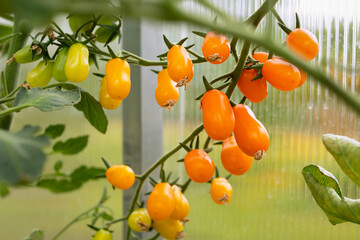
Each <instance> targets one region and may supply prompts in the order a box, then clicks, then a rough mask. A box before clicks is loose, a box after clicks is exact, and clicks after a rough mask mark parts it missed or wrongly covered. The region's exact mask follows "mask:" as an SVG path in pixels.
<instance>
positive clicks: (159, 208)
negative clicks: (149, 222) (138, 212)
mask: <svg viewBox="0 0 360 240" xmlns="http://www.w3.org/2000/svg"><path fill="white" fill-rule="evenodd" d="M174 208H175V201H174V191H173V190H172V189H171V186H170V185H169V184H168V183H158V184H156V185H155V187H154V189H153V190H152V192H151V194H150V196H149V198H148V200H147V206H146V209H147V211H148V213H149V215H150V217H151V219H153V220H156V221H159V220H164V219H166V218H168V217H170V216H171V214H172V213H173V211H174Z"/></svg>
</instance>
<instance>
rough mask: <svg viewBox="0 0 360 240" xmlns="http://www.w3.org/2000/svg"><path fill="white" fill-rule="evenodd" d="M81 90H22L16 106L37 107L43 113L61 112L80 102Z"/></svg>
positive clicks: (15, 102)
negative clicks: (66, 107)
mask: <svg viewBox="0 0 360 240" xmlns="http://www.w3.org/2000/svg"><path fill="white" fill-rule="evenodd" d="M80 98H81V95H80V90H78V89H74V90H69V91H60V90H58V89H45V90H43V89H41V88H38V87H36V88H32V89H30V90H27V89H26V88H23V87H22V88H20V91H19V92H18V94H17V95H16V98H15V101H14V106H15V107H22V106H25V107H30V106H33V107H36V108H38V109H40V110H41V111H44V112H47V111H54V110H60V109H62V108H64V107H65V106H71V105H74V104H76V103H78V102H80Z"/></svg>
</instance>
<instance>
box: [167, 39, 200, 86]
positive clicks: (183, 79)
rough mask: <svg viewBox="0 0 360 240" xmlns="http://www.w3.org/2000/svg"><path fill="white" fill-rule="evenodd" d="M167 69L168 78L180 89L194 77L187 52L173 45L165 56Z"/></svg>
mask: <svg viewBox="0 0 360 240" xmlns="http://www.w3.org/2000/svg"><path fill="white" fill-rule="evenodd" d="M167 67H168V73H169V76H170V78H171V79H172V80H173V81H174V82H177V83H178V86H179V87H181V86H183V85H185V84H186V83H189V82H190V81H191V79H192V78H193V76H194V65H193V63H192V61H191V59H190V56H189V53H188V52H187V50H186V49H185V48H184V47H183V46H180V45H174V46H173V47H171V48H170V50H169V52H168V54H167Z"/></svg>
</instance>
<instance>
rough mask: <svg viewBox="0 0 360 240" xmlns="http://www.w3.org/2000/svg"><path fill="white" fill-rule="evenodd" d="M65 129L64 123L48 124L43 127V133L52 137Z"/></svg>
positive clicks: (57, 135)
mask: <svg viewBox="0 0 360 240" xmlns="http://www.w3.org/2000/svg"><path fill="white" fill-rule="evenodd" d="M64 130H65V125H64V124H56V125H50V126H48V127H47V128H46V129H45V134H46V135H47V136H49V137H50V138H52V139H54V138H57V137H60V136H61V135H62V134H63V132H64Z"/></svg>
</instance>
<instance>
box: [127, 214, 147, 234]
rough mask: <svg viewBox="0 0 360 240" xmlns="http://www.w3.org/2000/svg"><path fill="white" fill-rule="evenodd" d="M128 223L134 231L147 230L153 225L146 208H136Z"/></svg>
mask: <svg viewBox="0 0 360 240" xmlns="http://www.w3.org/2000/svg"><path fill="white" fill-rule="evenodd" d="M128 225H129V227H130V228H131V230H133V231H134V232H146V231H147V230H149V228H150V227H151V218H150V216H149V214H148V212H147V210H146V208H138V209H136V210H134V211H133V212H132V213H131V214H130V216H129V218H128Z"/></svg>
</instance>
